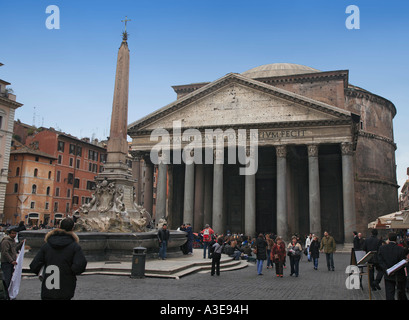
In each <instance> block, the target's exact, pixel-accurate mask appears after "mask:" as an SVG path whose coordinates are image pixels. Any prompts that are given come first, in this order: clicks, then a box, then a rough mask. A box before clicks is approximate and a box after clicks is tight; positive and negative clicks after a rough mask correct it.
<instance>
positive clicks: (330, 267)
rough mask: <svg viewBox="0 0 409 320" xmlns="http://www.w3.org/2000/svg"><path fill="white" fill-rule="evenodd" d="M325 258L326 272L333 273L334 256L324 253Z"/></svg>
mask: <svg viewBox="0 0 409 320" xmlns="http://www.w3.org/2000/svg"><path fill="white" fill-rule="evenodd" d="M325 257H326V259H327V267H328V270H332V271H334V254H333V253H332V252H331V253H326V254H325Z"/></svg>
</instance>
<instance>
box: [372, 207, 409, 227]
mask: <svg viewBox="0 0 409 320" xmlns="http://www.w3.org/2000/svg"><path fill="white" fill-rule="evenodd" d="M368 228H369V229H409V210H402V211H397V212H393V213H389V214H386V215H384V216H380V217H378V218H377V219H376V220H375V221H372V222H370V223H368Z"/></svg>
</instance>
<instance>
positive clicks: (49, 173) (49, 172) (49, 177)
mask: <svg viewBox="0 0 409 320" xmlns="http://www.w3.org/2000/svg"><path fill="white" fill-rule="evenodd" d="M48 179H51V171H48Z"/></svg>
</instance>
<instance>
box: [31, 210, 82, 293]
mask: <svg viewBox="0 0 409 320" xmlns="http://www.w3.org/2000/svg"><path fill="white" fill-rule="evenodd" d="M73 228H74V221H73V220H72V219H68V218H66V219H64V220H63V221H61V224H60V229H54V230H52V231H50V232H49V233H47V235H46V236H45V242H46V243H45V244H44V245H43V246H42V247H41V249H40V251H39V252H38V253H37V255H36V256H35V258H34V259H33V261H32V262H31V264H30V270H31V271H32V272H34V273H36V274H38V273H39V272H40V270H41V268H43V267H44V269H43V270H44V272H43V273H42V274H43V280H42V285H41V299H44V300H69V299H71V298H72V297H74V293H75V287H76V284H77V277H76V275H79V274H81V273H83V272H84V271H85V268H86V266H87V260H86V259H85V256H84V253H83V252H82V249H81V247H80V245H79V244H78V242H79V239H78V236H77V235H76V234H75V233H74V232H73V231H72V230H73Z"/></svg>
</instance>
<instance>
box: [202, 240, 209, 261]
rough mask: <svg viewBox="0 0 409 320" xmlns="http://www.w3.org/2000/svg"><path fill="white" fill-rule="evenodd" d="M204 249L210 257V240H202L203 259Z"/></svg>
mask: <svg viewBox="0 0 409 320" xmlns="http://www.w3.org/2000/svg"><path fill="white" fill-rule="evenodd" d="M206 249H207V257H208V258H209V259H210V242H209V241H207V242H206V241H203V259H205V258H206Z"/></svg>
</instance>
